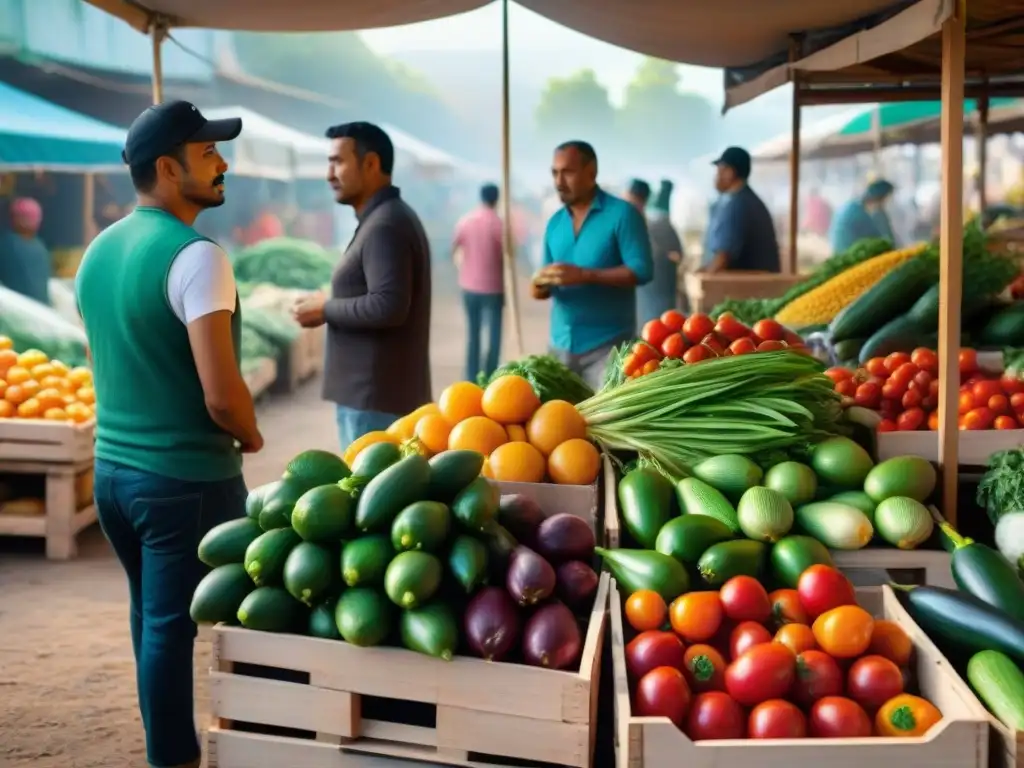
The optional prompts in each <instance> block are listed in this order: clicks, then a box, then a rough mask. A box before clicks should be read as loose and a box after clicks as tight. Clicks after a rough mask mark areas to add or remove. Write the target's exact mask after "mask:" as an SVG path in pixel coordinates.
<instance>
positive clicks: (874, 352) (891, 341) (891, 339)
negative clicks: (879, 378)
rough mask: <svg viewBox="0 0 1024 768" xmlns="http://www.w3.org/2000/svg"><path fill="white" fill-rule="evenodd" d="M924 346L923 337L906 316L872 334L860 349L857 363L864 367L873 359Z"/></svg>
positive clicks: (891, 321) (888, 323)
mask: <svg viewBox="0 0 1024 768" xmlns="http://www.w3.org/2000/svg"><path fill="white" fill-rule="evenodd" d="M921 346H927V345H926V344H925V335H924V334H923V333H921V331H920V330H918V328H917V327H916V326H915V325H914V321H913V320H911V319H909V318H908V317H907V316H906V315H900V316H899V317H897V318H896V319H894V320H890V321H889V322H887V323H886V324H885V325H883V326H882V327H881V328H879V329H878V330H877V331H875V332H874V334H872V336H871V338H869V339H868V340H867V341H866V342H864V346H862V347H861V348H860V355H859V356H858V358H857V359H858V362H859V363H860V364H861V365H865V364H866V363H867V361H868V360H870V359H871V358H873V357H885V356H886V355H889V354H891V353H893V352H911V351H913V350H914V349H917V348H918V347H921Z"/></svg>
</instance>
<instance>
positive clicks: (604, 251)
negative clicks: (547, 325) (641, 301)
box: [544, 189, 654, 355]
mask: <svg viewBox="0 0 1024 768" xmlns="http://www.w3.org/2000/svg"><path fill="white" fill-rule="evenodd" d="M558 263H561V264H574V265H576V266H577V267H582V268H583V269H611V268H613V267H620V266H622V265H625V266H627V267H629V269H630V270H631V271H632V272H633V274H635V275H636V281H637V285H644V284H646V283H648V282H650V280H651V277H652V273H653V271H654V264H653V262H652V260H651V241H650V238H649V237H648V234H647V224H646V223H645V222H644V218H643V216H641V215H640V212H639V211H638V210H637V209H636V208H634V207H633V206H632V205H630V204H629V203H627V202H626V201H625V200H622V199H620V198H618V197H615V196H613V195H609V194H608V193H607V192H605V191H603V190H601V189H598V190H597V195H596V196H595V197H594V202H593V203H592V204H591V206H590V211H589V212H588V213H587V217H586V219H584V221H583V225H582V226H581V227H580V231H579V232H578V233H577V232H574V231H573V223H572V213H571V212H570V211H569V209H568V208H562V209H561V210H560V211H558V213H556V214H555V215H554V216H552V217H551V220H550V221H548V226H547V231H546V232H545V233H544V264H545V265H548V264H558ZM551 299H552V301H553V302H554V306H553V307H552V311H551V346H552V347H553V348H554V349H558V350H564V351H566V352H569V353H571V354H574V355H582V354H585V353H587V352H590V351H592V350H595V349H597V348H599V347H601V346H604V345H606V344H610V343H613V342H619V341H621V340H624V339H626V338H629V337H631V336H632V335H633V333H634V331H635V328H636V288H633V287H629V288H613V287H611V286H607V285H571V286H563V287H556V288H553V289H552V291H551Z"/></svg>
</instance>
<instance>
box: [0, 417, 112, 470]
mask: <svg viewBox="0 0 1024 768" xmlns="http://www.w3.org/2000/svg"><path fill="white" fill-rule="evenodd" d="M95 434H96V422H94V421H90V422H88V423H86V424H69V423H66V422H58V421H44V420H42V419H0V461H40V462H42V461H45V462H55V463H61V464H75V463H81V462H83V461H91V460H92V451H93V443H94V442H95Z"/></svg>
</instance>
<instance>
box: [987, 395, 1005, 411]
mask: <svg viewBox="0 0 1024 768" xmlns="http://www.w3.org/2000/svg"><path fill="white" fill-rule="evenodd" d="M987 405H988V409H989V410H990V411H992V412H993V413H997V414H1001V413H1009V412H1010V398H1008V397H1007V396H1006V395H1004V394H998V395H992V397H990V398H989V399H988V403H987Z"/></svg>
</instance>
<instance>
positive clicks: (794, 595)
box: [768, 589, 810, 627]
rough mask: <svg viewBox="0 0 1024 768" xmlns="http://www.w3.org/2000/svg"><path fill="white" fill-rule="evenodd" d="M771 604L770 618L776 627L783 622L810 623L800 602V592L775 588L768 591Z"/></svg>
mask: <svg viewBox="0 0 1024 768" xmlns="http://www.w3.org/2000/svg"><path fill="white" fill-rule="evenodd" d="M768 602H769V603H771V606H772V620H773V621H774V622H775V625H776V626H777V627H781V626H783V625H784V624H810V617H809V616H808V615H807V611H806V610H805V609H804V607H803V605H802V604H801V603H800V593H799V592H797V591H796V590H795V589H776V590H775V591H774V592H769V593H768Z"/></svg>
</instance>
